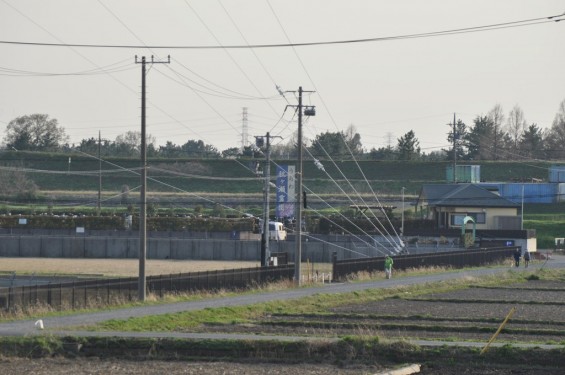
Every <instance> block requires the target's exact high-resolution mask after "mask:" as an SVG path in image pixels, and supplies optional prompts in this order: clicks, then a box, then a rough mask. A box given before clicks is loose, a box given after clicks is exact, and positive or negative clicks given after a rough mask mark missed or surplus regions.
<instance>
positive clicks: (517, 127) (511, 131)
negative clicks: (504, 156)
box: [506, 104, 527, 150]
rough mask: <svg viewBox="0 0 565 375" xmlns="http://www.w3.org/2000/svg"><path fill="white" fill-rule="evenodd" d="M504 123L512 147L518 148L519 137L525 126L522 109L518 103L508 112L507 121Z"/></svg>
mask: <svg viewBox="0 0 565 375" xmlns="http://www.w3.org/2000/svg"><path fill="white" fill-rule="evenodd" d="M506 124H507V129H508V135H510V138H512V143H513V146H514V149H515V150H518V147H519V145H520V138H521V137H522V134H523V133H524V130H526V126H527V124H526V119H525V118H524V111H522V108H520V106H519V105H518V104H516V105H515V106H514V108H512V110H511V111H510V113H509V114H508V121H507V122H506Z"/></svg>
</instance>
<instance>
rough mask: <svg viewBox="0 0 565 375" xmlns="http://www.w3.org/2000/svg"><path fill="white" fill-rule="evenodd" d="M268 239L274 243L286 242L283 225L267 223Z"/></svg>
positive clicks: (276, 222) (273, 222)
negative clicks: (274, 241)
mask: <svg viewBox="0 0 565 375" xmlns="http://www.w3.org/2000/svg"><path fill="white" fill-rule="evenodd" d="M269 239H270V240H276V241H285V240H286V229H284V225H283V223H280V222H278V221H269Z"/></svg>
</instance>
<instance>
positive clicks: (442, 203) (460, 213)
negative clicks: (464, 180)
mask: <svg viewBox="0 0 565 375" xmlns="http://www.w3.org/2000/svg"><path fill="white" fill-rule="evenodd" d="M416 207H417V209H418V210H419V211H420V212H421V213H422V216H423V218H425V219H428V220H433V221H434V224H435V227H436V229H460V228H461V227H462V226H463V225H464V219H465V217H467V216H470V217H472V218H473V220H474V221H475V223H476V229H477V230H519V229H521V224H522V217H521V205H520V204H518V203H515V202H512V201H510V200H508V199H506V198H503V197H501V196H500V195H498V194H497V193H496V192H494V191H491V190H488V189H487V188H485V187H482V186H480V185H476V184H426V185H423V186H422V190H421V191H420V196H419V197H418V201H417V203H416Z"/></svg>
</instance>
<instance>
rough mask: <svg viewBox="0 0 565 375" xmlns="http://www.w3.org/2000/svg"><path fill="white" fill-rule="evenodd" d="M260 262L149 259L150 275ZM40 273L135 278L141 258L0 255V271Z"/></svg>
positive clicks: (215, 268) (243, 265)
mask: <svg viewBox="0 0 565 375" xmlns="http://www.w3.org/2000/svg"><path fill="white" fill-rule="evenodd" d="M258 266H259V261H257V262H236V261H230V262H225V261H205V260H153V259H148V260H146V262H145V273H146V275H166V274H171V273H181V272H199V271H214V270H224V269H234V268H248V267H258ZM12 272H16V274H33V273H35V274H37V275H44V276H57V275H75V276H79V275H89V276H100V277H132V276H137V275H138V272H139V260H138V259H69V258H0V273H4V274H10V273H12Z"/></svg>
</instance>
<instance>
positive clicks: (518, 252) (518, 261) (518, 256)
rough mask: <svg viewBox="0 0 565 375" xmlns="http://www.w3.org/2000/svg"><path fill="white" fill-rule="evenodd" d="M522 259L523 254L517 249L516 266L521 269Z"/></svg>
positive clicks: (515, 255)
mask: <svg viewBox="0 0 565 375" xmlns="http://www.w3.org/2000/svg"><path fill="white" fill-rule="evenodd" d="M521 257H522V252H521V251H520V249H516V251H515V252H514V263H515V264H516V267H520V258H521Z"/></svg>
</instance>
